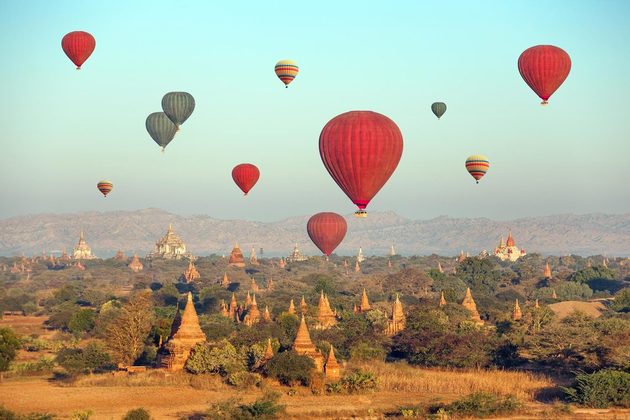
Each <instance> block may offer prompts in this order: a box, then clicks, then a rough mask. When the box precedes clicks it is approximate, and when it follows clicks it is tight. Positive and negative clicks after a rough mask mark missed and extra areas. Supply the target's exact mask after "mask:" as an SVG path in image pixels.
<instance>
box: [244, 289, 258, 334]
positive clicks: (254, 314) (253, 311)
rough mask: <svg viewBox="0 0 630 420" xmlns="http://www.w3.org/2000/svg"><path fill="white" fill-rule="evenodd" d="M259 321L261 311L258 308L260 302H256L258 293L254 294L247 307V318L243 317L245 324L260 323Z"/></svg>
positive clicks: (249, 325)
mask: <svg viewBox="0 0 630 420" xmlns="http://www.w3.org/2000/svg"><path fill="white" fill-rule="evenodd" d="M248 296H249V295H248ZM259 322H260V311H259V310H258V304H257V303H256V295H254V296H253V298H252V301H251V303H250V305H249V306H248V307H247V313H246V314H245V318H243V324H245V325H247V326H248V327H251V326H252V325H254V324H258V323H259Z"/></svg>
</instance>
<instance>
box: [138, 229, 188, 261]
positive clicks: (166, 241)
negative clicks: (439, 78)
mask: <svg viewBox="0 0 630 420" xmlns="http://www.w3.org/2000/svg"><path fill="white" fill-rule="evenodd" d="M184 257H190V253H188V252H186V244H184V242H183V241H182V240H181V239H180V238H179V236H177V235H176V234H175V232H174V231H173V226H172V225H170V224H169V225H168V230H167V231H166V235H164V236H163V237H162V238H160V240H158V241H157V242H156V243H155V251H153V252H152V253H150V254H149V255H147V258H149V259H165V260H179V259H182V258H184Z"/></svg>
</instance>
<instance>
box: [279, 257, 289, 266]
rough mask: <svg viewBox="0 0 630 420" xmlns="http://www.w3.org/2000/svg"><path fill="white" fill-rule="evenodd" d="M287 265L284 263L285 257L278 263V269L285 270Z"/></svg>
mask: <svg viewBox="0 0 630 420" xmlns="http://www.w3.org/2000/svg"><path fill="white" fill-rule="evenodd" d="M286 265H287V264H286V263H285V262H284V257H282V258H280V262H279V263H278V267H280V268H284V267H286Z"/></svg>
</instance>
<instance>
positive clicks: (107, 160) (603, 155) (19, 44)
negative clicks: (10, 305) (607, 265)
mask: <svg viewBox="0 0 630 420" xmlns="http://www.w3.org/2000/svg"><path fill="white" fill-rule="evenodd" d="M628 21H630V2H627V1H623V0H620V1H607V0H593V1H577V0H573V1H533V0H527V1H453V0H451V1H431V2H428V1H427V2H425V1H422V2H421V1H417V0H416V1H398V2H395V1H388V2H385V1H366V0H363V1H309V2H306V1H303V2H299V1H298V2H289V3H287V2H269V1H260V2H254V1H251V2H245V1H240V2H237V1H234V2H209V1H107V2H104V1H103V2H101V1H98V2H97V1H59V0H56V1H28V0H22V1H18V0H15V1H7V0H0V56H2V58H3V63H2V66H1V68H0V80H1V82H0V83H1V84H2V92H3V101H2V102H1V103H0V126H1V127H2V128H3V133H2V137H0V138H1V141H2V153H1V154H0V176H1V177H2V181H3V182H2V183H0V218H6V217H10V216H14V215H20V214H25V213H41V212H77V211H84V210H97V211H106V210H132V209H140V208H146V207H159V208H162V209H165V210H168V211H172V212H176V213H180V214H208V215H210V216H213V217H218V218H245V219H251V220H278V219H281V218H284V217H288V216H294V215H307V214H314V213H316V212H319V211H324V210H327V211H336V212H339V213H342V214H347V213H350V212H352V211H354V209H355V207H354V206H353V205H352V203H351V202H350V200H349V199H348V198H347V197H346V196H345V194H343V193H342V192H341V190H340V189H339V188H338V187H337V185H336V184H335V183H334V182H333V181H332V179H331V178H330V176H329V175H328V173H327V172H326V170H325V169H324V166H323V164H322V163H321V159H320V157H319V152H318V136H319V133H320V131H321V129H322V127H323V126H324V125H325V123H326V122H327V121H328V120H329V119H331V118H332V117H334V116H336V115H337V114H340V113H342V112H346V111H349V110H356V109H369V110H374V111H377V112H380V113H383V114H385V115H387V116H389V117H390V118H392V119H393V120H394V121H395V122H396V123H397V124H398V126H399V127H400V128H401V130H402V132H403V136H404V142H405V147H404V152H403V157H402V160H401V162H400V164H399V166H398V169H397V170H396V172H395V173H394V175H393V176H392V178H391V179H390V181H389V183H388V184H387V185H386V186H385V187H384V188H383V189H382V190H381V192H380V193H379V194H378V195H377V196H376V197H375V199H374V200H373V201H372V202H371V203H370V205H369V207H368V211H369V210H372V211H386V210H392V211H395V212H397V213H399V214H401V215H404V216H406V217H411V218H418V219H424V218H431V217H435V216H438V215H450V216H456V217H479V216H486V217H490V218H498V219H508V218H512V217H522V216H535V215H545V214H554V213H569V212H571V213H586V212H610V213H621V212H628V211H630V187H629V186H628V185H629V182H630V181H629V180H630V163H629V162H630V118H628V108H629V107H628V105H627V104H628V98H630V81H629V78H628V73H630V71H629V70H630V54H628V42H629V41H630V29H629V28H630V25H628V24H627V23H628ZM73 30H85V31H88V32H90V33H92V34H93V35H94V37H95V38H96V42H97V45H96V50H95V52H94V54H93V55H92V57H90V59H89V60H88V61H87V62H86V63H85V64H84V66H83V70H81V71H79V72H78V71H75V70H74V66H73V65H72V63H71V62H70V60H68V58H67V57H66V56H65V54H64V53H63V51H62V49H61V46H60V42H61V38H62V37H63V35H65V34H66V33H67V32H70V31H73ZM537 44H553V45H557V46H559V47H561V48H563V49H564V50H566V51H567V52H568V53H569V54H570V56H571V59H572V62H573V67H572V70H571V74H570V75H569V77H568V79H567V80H566V82H565V83H564V85H563V86H562V87H561V88H560V89H559V90H558V91H557V92H556V94H555V95H554V96H552V98H551V100H550V105H549V106H548V107H545V108H543V107H541V106H540V105H539V102H540V100H539V99H538V97H537V96H536V95H535V94H534V93H533V92H532V91H531V90H530V89H529V87H527V85H525V83H524V82H523V80H522V79H521V77H520V75H519V73H518V70H517V66H516V61H517V58H518V56H519V54H520V53H521V52H522V51H523V50H525V49H526V48H528V47H530V46H533V45H537ZM284 58H291V59H294V60H295V61H297V63H298V64H299V66H300V74H299V75H298V77H297V79H296V80H295V81H294V82H293V84H291V86H290V87H289V89H284V86H283V85H282V83H281V82H280V81H279V80H278V79H277V78H276V76H275V74H274V72H273V66H274V64H275V62H276V61H277V60H280V59H284ZM173 90H183V91H188V92H190V93H191V94H192V95H193V96H194V97H195V99H196V103H197V108H196V110H195V112H194V114H193V115H192V116H191V117H190V119H189V120H188V121H187V122H186V123H185V124H184V125H183V126H182V130H181V132H180V133H179V134H178V135H177V137H176V138H175V140H173V142H172V143H171V144H170V145H169V146H168V148H167V150H166V153H165V154H162V153H160V151H159V147H158V146H157V145H156V144H155V143H154V142H153V141H152V140H151V138H150V137H149V135H148V134H147V132H146V130H145V127H144V121H145V118H146V116H147V115H148V114H149V113H151V112H155V111H159V110H160V101H161V98H162V95H163V94H164V93H166V92H168V91H173ZM437 100H440V101H444V102H446V103H447V105H448V111H447V113H446V115H445V116H444V117H443V118H442V120H441V121H438V120H437V119H436V118H435V117H434V116H433V114H431V111H430V109H429V107H430V105H431V103H432V102H434V101H437ZM475 153H482V154H485V155H487V156H488V157H489V159H490V161H491V168H490V171H489V172H488V174H487V175H486V177H485V178H484V179H483V180H482V181H481V183H480V184H479V185H475V183H474V180H473V179H472V178H471V177H470V176H469V175H468V173H467V172H466V170H465V168H464V160H465V159H466V157H467V156H468V155H471V154H475ZM242 162H251V163H254V164H256V165H257V166H258V167H259V168H260V170H261V178H260V181H259V183H258V185H256V186H255V187H254V189H253V190H252V192H251V193H250V195H249V196H248V197H247V198H243V196H242V193H241V192H240V190H239V189H238V188H237V187H236V186H235V185H234V184H233V182H232V179H231V176H230V172H231V169H232V167H233V166H234V165H236V164H238V163H242ZM104 178H105V179H110V180H111V181H113V183H114V191H113V192H112V193H111V195H110V196H109V197H108V198H107V199H103V198H102V196H100V194H99V193H98V191H97V190H96V187H95V185H96V182H97V181H99V180H100V179H104Z"/></svg>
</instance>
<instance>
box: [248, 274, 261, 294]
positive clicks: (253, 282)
mask: <svg viewBox="0 0 630 420" xmlns="http://www.w3.org/2000/svg"><path fill="white" fill-rule="evenodd" d="M250 290H251V291H252V292H259V291H260V287H258V283H256V279H255V278H253V277H252V284H251V286H250Z"/></svg>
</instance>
